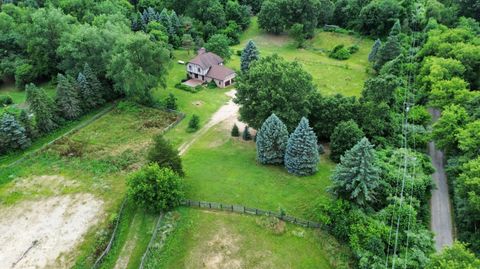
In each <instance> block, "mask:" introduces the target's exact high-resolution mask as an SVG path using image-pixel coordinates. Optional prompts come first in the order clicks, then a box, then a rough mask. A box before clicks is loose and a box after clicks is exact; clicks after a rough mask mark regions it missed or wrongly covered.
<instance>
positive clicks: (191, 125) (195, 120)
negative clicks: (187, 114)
mask: <svg viewBox="0 0 480 269" xmlns="http://www.w3.org/2000/svg"><path fill="white" fill-rule="evenodd" d="M198 128H200V117H199V116H197V115H195V114H193V115H192V117H191V118H190V121H189V122H188V128H187V131H188V132H191V133H193V132H195V131H197V130H198Z"/></svg>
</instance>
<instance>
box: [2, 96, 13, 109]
mask: <svg viewBox="0 0 480 269" xmlns="http://www.w3.org/2000/svg"><path fill="white" fill-rule="evenodd" d="M11 104H13V99H12V97H10V96H8V95H0V106H1V107H3V106H8V105H11Z"/></svg>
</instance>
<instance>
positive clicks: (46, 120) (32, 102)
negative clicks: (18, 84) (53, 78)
mask: <svg viewBox="0 0 480 269" xmlns="http://www.w3.org/2000/svg"><path fill="white" fill-rule="evenodd" d="M25 91H26V93H27V104H28V107H29V110H30V111H31V112H33V114H34V115H35V122H36V126H37V128H38V130H39V131H40V132H42V133H48V132H50V131H52V130H54V129H55V128H57V127H58V125H57V123H56V122H55V114H54V113H55V110H54V105H53V101H52V99H50V97H48V96H47V94H46V93H45V91H44V90H43V89H41V88H37V87H36V86H35V85H34V84H29V85H27V87H26V89H25Z"/></svg>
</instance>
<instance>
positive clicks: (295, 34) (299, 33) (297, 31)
mask: <svg viewBox="0 0 480 269" xmlns="http://www.w3.org/2000/svg"><path fill="white" fill-rule="evenodd" d="M288 34H289V35H290V36H291V37H292V38H293V39H294V40H295V45H296V46H297V48H302V47H303V45H304V43H305V34H304V30H303V24H300V23H295V24H294V25H292V27H291V28H290V30H288Z"/></svg>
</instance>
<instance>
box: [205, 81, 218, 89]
mask: <svg viewBox="0 0 480 269" xmlns="http://www.w3.org/2000/svg"><path fill="white" fill-rule="evenodd" d="M207 87H208V88H209V89H216V88H217V84H216V83H215V81H213V80H212V81H210V82H209V83H208V86H207Z"/></svg>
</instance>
